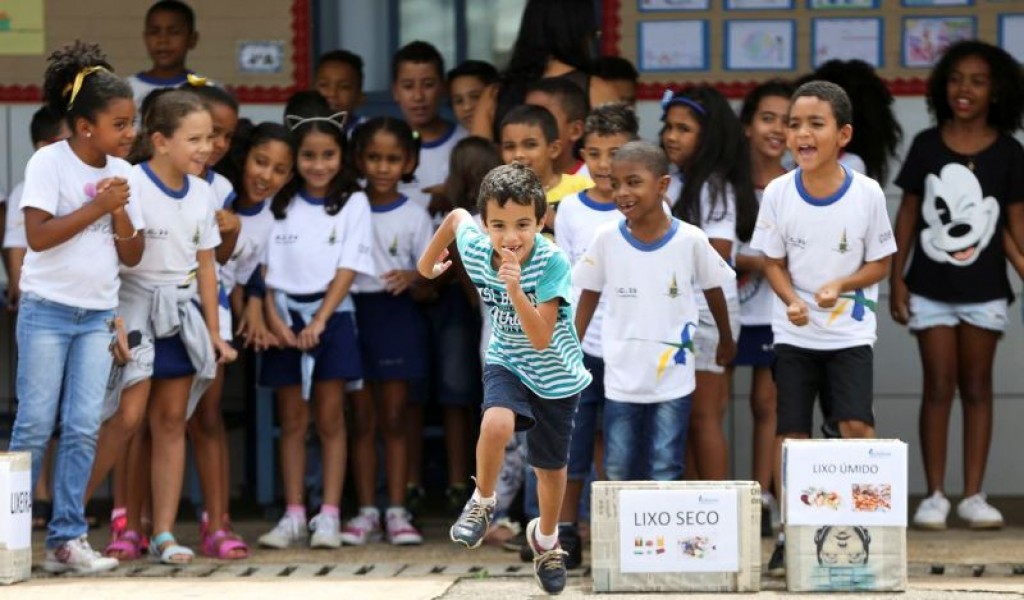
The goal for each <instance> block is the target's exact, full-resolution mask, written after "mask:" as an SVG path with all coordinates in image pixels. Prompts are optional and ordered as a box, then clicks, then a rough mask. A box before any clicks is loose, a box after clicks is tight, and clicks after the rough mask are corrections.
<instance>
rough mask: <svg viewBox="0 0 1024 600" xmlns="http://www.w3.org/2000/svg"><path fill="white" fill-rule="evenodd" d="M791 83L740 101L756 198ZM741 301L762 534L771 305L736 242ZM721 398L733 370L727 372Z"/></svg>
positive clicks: (780, 135) (766, 508) (767, 506)
mask: <svg viewBox="0 0 1024 600" xmlns="http://www.w3.org/2000/svg"><path fill="white" fill-rule="evenodd" d="M792 94H793V86H791V85H790V84H789V83H787V82H785V81H782V80H778V79H773V80H770V81H766V82H765V83H762V84H761V85H758V86H757V87H755V88H754V89H753V90H752V91H751V92H750V93H749V94H747V97H746V98H744V99H743V106H742V107H741V108H740V123H741V124H742V125H743V133H744V135H745V136H746V138H747V144H748V146H749V148H750V169H751V170H750V175H751V179H752V180H753V184H754V192H755V194H756V195H757V199H758V202H760V200H761V195H762V194H763V193H764V188H765V186H767V185H768V183H769V182H770V181H771V180H773V179H775V178H776V177H779V176H781V175H784V174H785V173H786V171H787V169H786V168H785V167H783V166H782V157H783V155H784V154H785V153H786V112H787V111H788V110H789V97H790V96H791V95H792ZM736 271H737V273H738V277H737V280H736V284H737V288H738V293H739V300H740V335H739V340H738V341H737V350H736V361H735V362H734V363H733V364H734V365H735V366H749V367H751V371H752V375H751V382H750V412H751V415H752V416H753V421H754V423H753V425H754V440H753V444H752V447H753V459H752V461H751V464H752V465H753V469H752V470H753V479H754V480H755V481H757V482H758V483H759V484H760V485H761V535H762V536H764V537H771V535H772V532H773V530H774V529H777V528H778V527H779V522H780V511H779V503H778V501H777V500H776V498H775V495H774V494H772V485H771V484H772V448H773V447H774V445H775V382H774V381H772V372H771V365H772V358H773V355H772V307H773V306H774V304H775V294H773V293H772V288H771V286H770V285H769V284H768V281H767V280H766V279H765V278H764V255H763V254H761V253H760V252H758V251H757V250H754V249H752V248H751V247H750V245H749V244H748V243H743V242H741V243H740V245H739V249H738V251H737V253H736ZM726 379H727V381H726V392H727V394H726V402H728V401H729V395H728V389H729V383H730V382H731V380H732V368H731V367H730V369H729V370H728V371H727V376H726Z"/></svg>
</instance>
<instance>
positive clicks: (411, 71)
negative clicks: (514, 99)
mask: <svg viewBox="0 0 1024 600" xmlns="http://www.w3.org/2000/svg"><path fill="white" fill-rule="evenodd" d="M445 91H446V90H445V83H444V58H443V57H442V56H441V53H440V52H438V50H437V48H435V47H434V46H433V45H432V44H429V43H427V42H423V41H419V40H417V41H415V42H409V43H408V44H406V45H405V46H402V47H401V48H399V49H398V52H395V56H394V57H393V58H392V60H391V96H392V97H393V98H394V100H395V103H396V104H398V108H399V110H401V111H402V118H404V119H405V122H406V123H408V124H409V127H412V129H413V131H415V132H416V133H417V134H418V135H419V139H420V156H419V166H417V167H416V172H415V173H413V181H412V182H411V183H407V184H402V185H401V186H399V189H400V191H401V192H402V193H403V194H405V195H406V196H408V197H409V198H410V199H412V200H415V201H416V202H419V203H420V204H421V205H422V206H424V207H427V206H428V205H429V204H430V200H431V198H430V194H431V193H432V192H435V191H437V190H436V186H440V185H441V184H443V183H444V181H445V179H447V178H448V158H449V156H450V155H451V153H452V148H454V147H455V144H457V143H458V141H459V140H461V139H462V138H464V137H466V136H467V135H469V132H468V131H466V130H465V129H464V128H463V127H462V126H461V125H459V124H457V123H452V122H450V121H447V120H445V119H443V118H441V99H442V98H444V95H445ZM424 188H432V189H431V190H428V191H424ZM435 216H436V215H435Z"/></svg>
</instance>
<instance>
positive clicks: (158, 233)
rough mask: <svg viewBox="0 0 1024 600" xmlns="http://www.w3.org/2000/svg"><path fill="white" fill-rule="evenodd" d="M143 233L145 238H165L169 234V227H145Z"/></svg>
mask: <svg viewBox="0 0 1024 600" xmlns="http://www.w3.org/2000/svg"><path fill="white" fill-rule="evenodd" d="M143 234H144V235H145V236H146V239H147V240H156V241H159V240H166V239H167V238H168V236H170V235H171V231H170V230H169V229H161V228H159V227H147V228H146V229H145V231H144V232H143Z"/></svg>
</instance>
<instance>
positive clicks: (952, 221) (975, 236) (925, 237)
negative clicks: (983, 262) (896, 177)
mask: <svg viewBox="0 0 1024 600" xmlns="http://www.w3.org/2000/svg"><path fill="white" fill-rule="evenodd" d="M921 214H922V217H923V218H924V229H922V230H921V241H920V245H921V250H923V251H924V252H925V253H926V254H927V255H928V257H929V258H931V259H932V260H933V261H935V262H937V263H948V264H951V265H953V266H958V267H966V266H970V265H972V264H974V262H975V261H976V260H978V257H979V256H981V253H982V251H984V250H985V248H986V247H988V245H989V243H990V242H991V241H992V237H993V236H994V234H995V232H996V229H997V226H998V224H999V201H998V200H996V199H995V198H994V197H992V196H984V195H983V194H982V190H981V184H980V183H979V182H978V178H977V177H975V176H974V172H973V171H971V170H970V169H968V168H967V167H965V166H964V165H962V164H959V163H949V164H947V165H946V166H944V167H942V170H941V171H940V172H939V175H938V176H936V175H935V174H932V173H929V174H928V176H927V177H926V178H925V195H924V199H923V201H922V203H921Z"/></svg>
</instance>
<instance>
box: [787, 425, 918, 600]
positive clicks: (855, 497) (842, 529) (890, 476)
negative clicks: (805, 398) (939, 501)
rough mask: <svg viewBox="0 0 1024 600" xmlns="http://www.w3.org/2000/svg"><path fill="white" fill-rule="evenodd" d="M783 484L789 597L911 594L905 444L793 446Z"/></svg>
mask: <svg viewBox="0 0 1024 600" xmlns="http://www.w3.org/2000/svg"><path fill="white" fill-rule="evenodd" d="M782 480H783V490H782V511H783V514H782V518H783V522H784V523H785V530H786V588H787V589H788V590H789V591H791V592H823V591H836V592H846V591H904V590H906V587H907V510H908V508H907V445H906V444H905V443H903V442H901V441H899V440H787V441H786V442H785V443H784V444H783V447H782Z"/></svg>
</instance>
